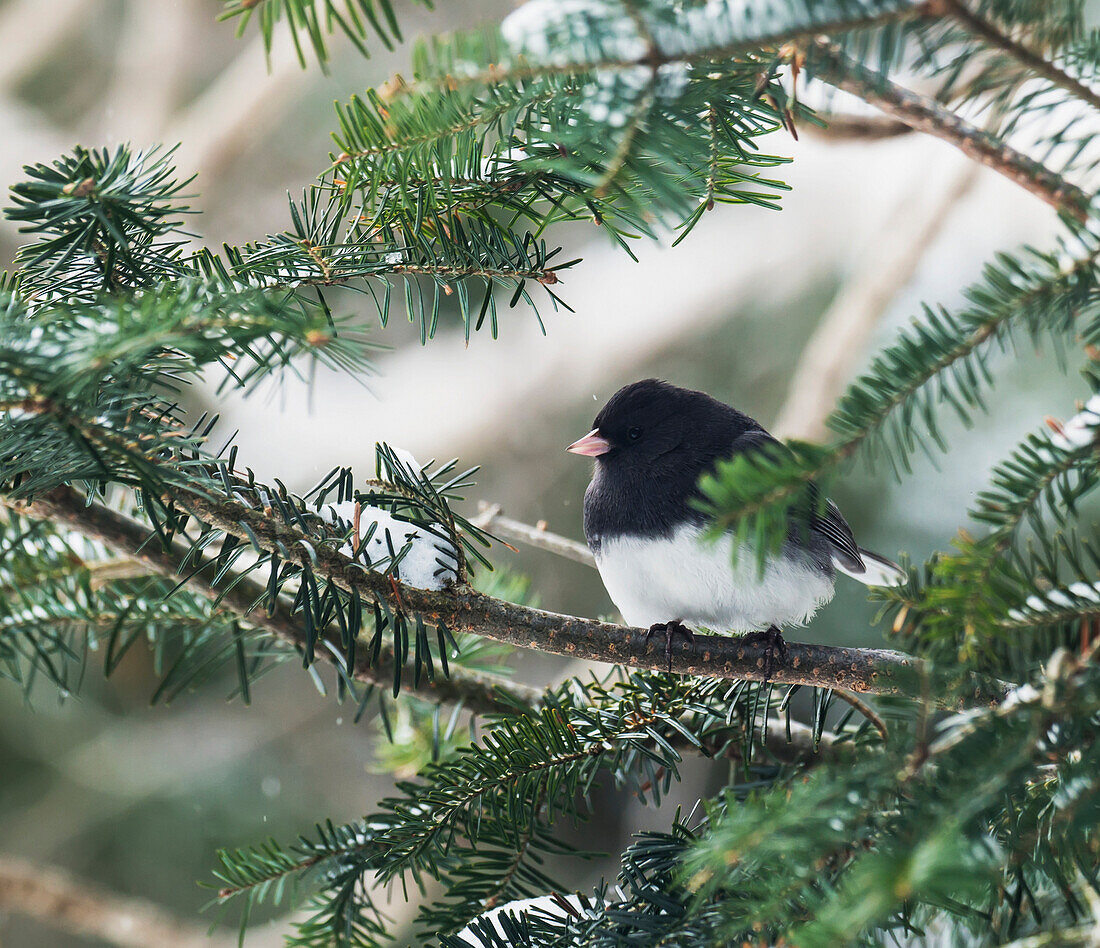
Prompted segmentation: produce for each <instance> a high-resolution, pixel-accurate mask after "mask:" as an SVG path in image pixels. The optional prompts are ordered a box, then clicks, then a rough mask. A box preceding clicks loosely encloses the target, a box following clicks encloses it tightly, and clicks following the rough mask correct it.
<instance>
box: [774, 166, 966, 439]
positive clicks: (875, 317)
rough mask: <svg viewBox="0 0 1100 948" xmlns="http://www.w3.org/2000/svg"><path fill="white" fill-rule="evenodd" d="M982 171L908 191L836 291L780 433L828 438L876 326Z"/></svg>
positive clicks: (795, 380)
mask: <svg viewBox="0 0 1100 948" xmlns="http://www.w3.org/2000/svg"><path fill="white" fill-rule="evenodd" d="M976 172H977V169H976V168H975V166H974V165H973V164H971V163H965V164H964V167H963V171H962V173H961V174H960V173H957V172H956V173H954V174H953V175H952V177H951V178H950V180H949V181H948V182H947V187H946V188H945V189H943V190H941V191H940V192H939V193H938V194H933V195H929V194H928V193H927V190H926V189H925V188H921V189H919V190H918V192H917V193H914V194H911V195H909V196H908V197H907V198H906V199H905V200H904V201H903V202H902V205H901V206H900V207H899V208H898V209H897V211H896V212H895V213H894V215H893V218H894V220H895V221H896V226H894V227H891V228H888V229H887V231H886V232H885V233H884V234H883V235H882V237H881V239H880V240H879V241H878V242H877V243H876V244H875V246H874V247H873V248H872V249H871V251H870V253H869V254H868V255H867V256H866V258H865V259H864V260H863V261H862V262H861V266H860V271H859V272H858V273H857V274H856V275H855V276H854V277H853V278H852V279H851V280H849V281H848V282H847V283H846V284H845V285H844V287H843V288H842V289H841V291H840V292H839V293H838V294H837V296H836V298H835V299H834V300H833V302H832V303H830V304H829V308H828V309H827V310H826V311H825V314H824V315H823V316H822V317H821V319H820V320H819V322H818V324H817V327H816V328H815V329H814V331H813V334H812V335H811V336H810V338H809V341H808V342H807V343H806V345H805V346H804V347H803V350H802V355H801V356H800V357H799V360H798V365H797V366H796V367H795V370H794V373H793V375H792V376H791V382H790V385H789V387H788V389H787V397H786V399H785V400H784V402H783V406H782V407H781V408H780V409H779V414H778V416H777V418H776V422H775V425H774V426H773V430H774V432H775V434H776V436H777V437H783V438H801V439H802V440H804V441H822V440H825V439H826V438H827V436H828V433H829V432H828V428H827V427H826V425H825V419H826V418H827V417H828V415H829V412H830V411H832V409H833V406H834V405H835V404H836V403H837V400H838V399H839V398H840V396H841V394H843V392H844V389H845V388H846V387H847V385H848V383H849V382H850V381H851V378H852V375H853V372H854V369H855V367H856V365H857V364H858V363H859V361H860V360H861V359H862V358H863V352H864V349H865V347H866V345H867V340H868V338H869V337H870V335H871V333H872V331H873V330H874V328H875V326H876V325H877V324H878V322H879V320H880V319H881V318H882V315H883V313H885V312H886V310H887V308H888V307H889V305H890V303H891V302H892V301H893V300H894V298H895V297H896V296H897V294H898V292H899V291H900V290H901V289H902V288H903V287H904V286H905V285H906V284H907V283H908V282H909V281H910V280H911V279H912V277H913V274H914V273H915V272H916V269H917V266H918V265H919V264H920V262H921V260H922V259H923V257H924V253H925V251H926V250H927V249H928V247H929V245H930V244H931V243H932V242H933V241H935V239H936V238H937V237H938V236H939V234H940V231H941V229H942V227H943V224H944V222H945V221H946V220H947V218H948V216H949V214H950V212H951V210H952V209H953V208H954V206H955V204H956V202H957V201H958V200H959V199H960V198H961V197H962V196H963V194H965V193H966V191H967V190H968V189H969V188H970V186H971V185H972V184H973V183H974V180H975V177H976Z"/></svg>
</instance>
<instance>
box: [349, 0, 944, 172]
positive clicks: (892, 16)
mask: <svg viewBox="0 0 1100 948" xmlns="http://www.w3.org/2000/svg"><path fill="white" fill-rule="evenodd" d="M930 6H931V5H930V3H928V2H923V3H913V4H911V5H909V6H898V7H896V8H895V9H893V10H880V11H876V12H872V13H866V14H864V15H862V16H852V17H836V18H834V19H831V20H823V21H821V22H819V23H809V24H806V25H805V26H803V27H800V28H797V29H787V30H782V31H767V30H764V31H761V32H760V33H758V34H756V35H754V36H743V37H737V38H735V39H733V40H731V41H729V42H725V43H714V44H712V45H709V46H702V47H701V48H698V49H695V50H693V51H692V52H690V53H684V52H682V51H675V50H674V51H669V52H666V51H664V50H660V49H654V48H653V47H651V46H648V45H647V46H646V48H645V50H644V52H643V53H642V54H641V55H639V56H625V57H616V56H608V57H594V58H591V59H585V60H584V61H583V62H561V63H556V62H555V63H545V62H541V63H530V62H528V61H527V60H525V59H523V58H522V57H521V58H520V59H519V60H517V62H516V63H515V64H513V65H509V66H501V65H498V64H493V65H492V66H490V67H489V68H487V69H484V70H481V71H470V72H462V73H461V74H458V75H453V74H450V73H448V74H446V75H443V76H434V77H430V78H427V79H423V80H419V81H417V82H404V81H402V82H401V83H400V84H399V86H398V94H401V95H407V94H409V93H416V92H425V91H430V90H435V89H440V88H442V89H450V90H454V89H460V88H463V87H465V86H470V85H479V86H480V85H495V84H498V83H501V82H526V81H528V80H531V79H542V78H550V77H553V76H570V75H573V74H575V73H587V72H590V71H597V70H599V71H606V70H612V71H618V70H630V69H637V68H638V67H639V66H646V67H649V68H650V69H651V70H654V71H656V70H657V69H659V68H660V67H661V66H667V65H671V64H673V63H686V64H688V65H693V64H695V63H709V62H711V61H713V60H716V59H729V58H732V57H734V56H740V55H744V54H746V53H755V52H758V51H759V50H761V49H770V48H778V47H779V46H781V45H792V44H795V45H796V44H799V43H808V42H812V41H814V40H816V39H818V38H820V37H821V36H826V35H829V34H833V33H846V32H848V31H850V30H864V29H867V30H869V29H874V28H876V27H880V26H888V25H889V24H891V23H900V22H904V21H906V20H915V19H921V18H927V17H928V16H929V15H930V12H931V11H930ZM635 22H637V21H635ZM643 39H644V37H643ZM459 130H461V129H459ZM363 154H366V153H363Z"/></svg>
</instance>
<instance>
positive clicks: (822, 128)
mask: <svg viewBox="0 0 1100 948" xmlns="http://www.w3.org/2000/svg"><path fill="white" fill-rule="evenodd" d="M818 118H820V119H821V120H822V121H824V122H825V124H824V125H817V124H815V123H813V122H807V123H806V124H805V125H803V126H802V129H804V130H805V131H807V132H809V133H810V134H811V135H815V136H817V137H819V138H827V139H830V140H833V141H852V140H859V141H871V142H873V141H881V140H882V139H885V138H897V137H898V136H899V135H908V134H910V133H911V132H912V131H913V129H911V128H910V127H909V126H908V125H906V124H905V123H904V122H899V121H897V120H896V119H884V118H879V117H878V116H874V115H840V114H835V115H828V114H822V113H818Z"/></svg>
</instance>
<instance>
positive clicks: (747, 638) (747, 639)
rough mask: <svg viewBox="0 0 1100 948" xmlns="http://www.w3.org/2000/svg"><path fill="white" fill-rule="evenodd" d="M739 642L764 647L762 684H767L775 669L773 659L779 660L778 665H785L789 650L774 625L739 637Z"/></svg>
mask: <svg viewBox="0 0 1100 948" xmlns="http://www.w3.org/2000/svg"><path fill="white" fill-rule="evenodd" d="M741 642H742V643H743V644H745V645H763V646H764V682H765V683H767V682H768V681H769V680H770V679H771V677H772V671H773V670H774V668H775V664H776V662H775V659H776V657H778V658H779V664H780V665H786V664H787V658H788V657H789V656H790V653H791V650H790V649H789V648H788V647H787V643H786V641H785V640H784V638H783V633H782V632H780V631H779V629H777V628H776V627H775V626H774V625H773V626H770V627H769V628H767V629H760V630H758V631H756V632H747V633H746V634H745V635H743V636H742V637H741Z"/></svg>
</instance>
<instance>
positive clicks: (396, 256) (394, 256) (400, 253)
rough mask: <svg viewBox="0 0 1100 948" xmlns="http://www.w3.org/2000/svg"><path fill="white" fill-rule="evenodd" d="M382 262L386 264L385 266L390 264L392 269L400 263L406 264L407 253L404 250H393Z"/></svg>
mask: <svg viewBox="0 0 1100 948" xmlns="http://www.w3.org/2000/svg"><path fill="white" fill-rule="evenodd" d="M382 262H383V263H385V264H388V265H389V266H391V267H393V266H397V265H398V264H399V263H404V262H405V251H404V250H391V251H390V252H389V253H388V254H386V255H385V256H384V257H383V258H382Z"/></svg>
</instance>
